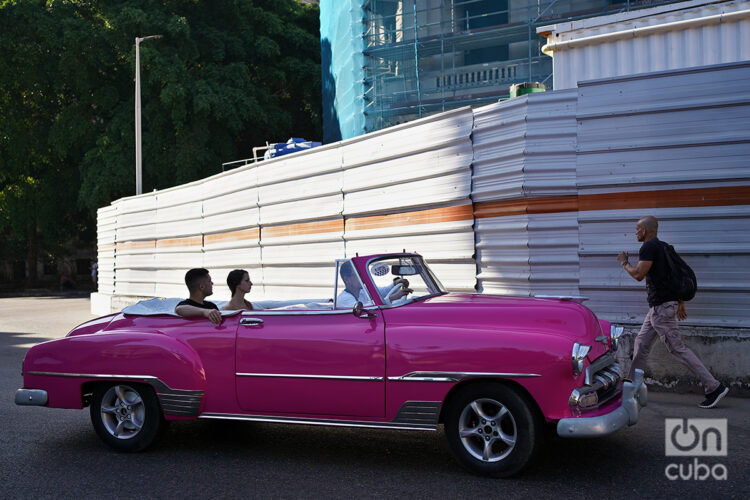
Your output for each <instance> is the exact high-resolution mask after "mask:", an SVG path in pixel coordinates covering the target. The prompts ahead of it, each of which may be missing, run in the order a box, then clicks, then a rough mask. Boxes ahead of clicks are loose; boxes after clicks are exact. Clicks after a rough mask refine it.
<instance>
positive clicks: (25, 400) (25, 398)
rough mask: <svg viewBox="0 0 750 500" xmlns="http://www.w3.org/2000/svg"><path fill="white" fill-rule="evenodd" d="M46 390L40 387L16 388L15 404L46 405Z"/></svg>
mask: <svg viewBox="0 0 750 500" xmlns="http://www.w3.org/2000/svg"><path fill="white" fill-rule="evenodd" d="M47 401H48V398H47V391H43V390H41V389H18V390H17V391H16V404H17V405H21V406H46V405H47Z"/></svg>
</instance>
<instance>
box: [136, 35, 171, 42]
mask: <svg viewBox="0 0 750 500" xmlns="http://www.w3.org/2000/svg"><path fill="white" fill-rule="evenodd" d="M156 38H164V35H149V36H144V37H141V38H139V37H135V43H141V42H142V41H144V40H153V39H156Z"/></svg>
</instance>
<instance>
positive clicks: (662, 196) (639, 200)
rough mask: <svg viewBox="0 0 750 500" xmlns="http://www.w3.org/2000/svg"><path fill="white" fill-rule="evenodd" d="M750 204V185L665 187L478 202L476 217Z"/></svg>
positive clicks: (476, 204)
mask: <svg viewBox="0 0 750 500" xmlns="http://www.w3.org/2000/svg"><path fill="white" fill-rule="evenodd" d="M731 205H750V186H729V187H715V188H693V189H664V190H656V191H632V192H624V193H623V192H620V193H603V194H587V195H579V196H557V197H555V196H549V197H542V198H527V199H524V200H504V201H489V202H480V203H475V204H474V217H476V218H477V219H484V218H488V217H507V216H509V215H523V214H549V213H559V212H575V211H581V212H583V211H588V210H627V209H646V208H678V207H715V206H731Z"/></svg>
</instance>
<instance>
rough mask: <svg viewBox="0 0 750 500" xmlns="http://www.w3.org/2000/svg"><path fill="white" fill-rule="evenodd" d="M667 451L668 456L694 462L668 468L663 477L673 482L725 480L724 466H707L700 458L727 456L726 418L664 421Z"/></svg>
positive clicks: (672, 419)
mask: <svg viewBox="0 0 750 500" xmlns="http://www.w3.org/2000/svg"><path fill="white" fill-rule="evenodd" d="M664 448H665V454H666V456H668V457H693V460H692V462H683V463H671V464H669V465H667V467H666V469H664V474H665V475H666V476H667V479H669V480H670V481H676V480H678V479H682V480H698V481H705V480H706V479H709V478H712V479H716V480H720V481H726V479H727V468H726V466H725V465H724V464H721V463H715V464H706V463H702V462H700V461H699V460H698V458H697V457H725V456H727V419H726V418H667V419H665V420H664Z"/></svg>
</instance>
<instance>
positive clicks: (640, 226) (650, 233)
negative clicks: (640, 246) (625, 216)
mask: <svg viewBox="0 0 750 500" xmlns="http://www.w3.org/2000/svg"><path fill="white" fill-rule="evenodd" d="M658 231H659V221H657V220H656V217H654V216H653V215H647V216H646V217H643V218H642V219H641V220H639V221H638V223H637V224H636V225H635V235H636V237H637V238H638V241H648V240H650V239H651V238H656V233H657V232H658Z"/></svg>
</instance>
